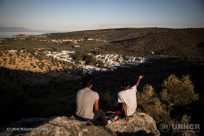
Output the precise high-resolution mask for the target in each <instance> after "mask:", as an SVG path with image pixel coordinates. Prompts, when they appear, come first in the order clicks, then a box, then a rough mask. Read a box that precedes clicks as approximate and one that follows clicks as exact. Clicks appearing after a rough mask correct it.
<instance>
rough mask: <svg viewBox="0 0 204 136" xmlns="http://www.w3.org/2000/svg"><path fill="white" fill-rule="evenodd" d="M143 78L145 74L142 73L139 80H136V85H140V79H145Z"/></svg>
mask: <svg viewBox="0 0 204 136" xmlns="http://www.w3.org/2000/svg"><path fill="white" fill-rule="evenodd" d="M143 78H144V76H143V75H140V76H139V78H138V80H137V82H136V87H138V86H139V84H140V80H141V79H143Z"/></svg>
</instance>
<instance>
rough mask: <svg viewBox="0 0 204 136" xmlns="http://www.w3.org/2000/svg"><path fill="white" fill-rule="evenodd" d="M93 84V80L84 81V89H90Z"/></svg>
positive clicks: (85, 79)
mask: <svg viewBox="0 0 204 136" xmlns="http://www.w3.org/2000/svg"><path fill="white" fill-rule="evenodd" d="M92 84H93V80H92V79H91V78H84V79H83V87H90V86H91V85H92Z"/></svg>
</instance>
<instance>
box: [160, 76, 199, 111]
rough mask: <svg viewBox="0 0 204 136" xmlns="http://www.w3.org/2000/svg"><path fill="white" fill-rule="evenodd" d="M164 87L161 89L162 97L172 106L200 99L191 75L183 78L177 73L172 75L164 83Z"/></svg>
mask: <svg viewBox="0 0 204 136" xmlns="http://www.w3.org/2000/svg"><path fill="white" fill-rule="evenodd" d="M163 87H164V89H163V90H162V91H161V93H160V95H161V99H162V100H163V101H164V102H165V103H167V105H168V106H169V107H171V106H184V105H188V104H190V103H191V102H193V101H195V100H198V94H196V93H195V91H194V85H193V83H192V81H191V80H190V78H189V76H183V77H182V78H181V79H179V78H178V77H176V76H175V75H170V76H169V77H168V78H167V79H165V80H164V83H163Z"/></svg>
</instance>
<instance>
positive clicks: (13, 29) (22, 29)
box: [0, 26, 44, 32]
mask: <svg viewBox="0 0 204 136" xmlns="http://www.w3.org/2000/svg"><path fill="white" fill-rule="evenodd" d="M0 32H42V30H34V29H29V28H25V27H4V26H0ZM43 32H44V31H43Z"/></svg>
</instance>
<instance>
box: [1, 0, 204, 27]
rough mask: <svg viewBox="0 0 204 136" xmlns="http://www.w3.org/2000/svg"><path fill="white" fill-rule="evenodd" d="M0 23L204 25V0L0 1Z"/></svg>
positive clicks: (20, 25)
mask: <svg viewBox="0 0 204 136" xmlns="http://www.w3.org/2000/svg"><path fill="white" fill-rule="evenodd" d="M0 26H18V27H27V28H32V29H38V30H58V31H72V30H83V29H100V28H112V27H173V28H181V27H204V0H0Z"/></svg>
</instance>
